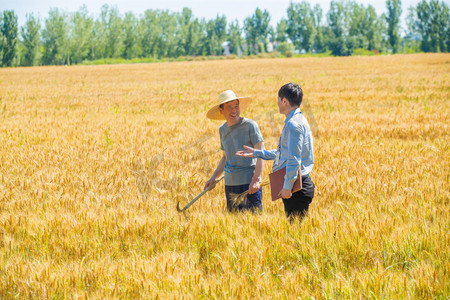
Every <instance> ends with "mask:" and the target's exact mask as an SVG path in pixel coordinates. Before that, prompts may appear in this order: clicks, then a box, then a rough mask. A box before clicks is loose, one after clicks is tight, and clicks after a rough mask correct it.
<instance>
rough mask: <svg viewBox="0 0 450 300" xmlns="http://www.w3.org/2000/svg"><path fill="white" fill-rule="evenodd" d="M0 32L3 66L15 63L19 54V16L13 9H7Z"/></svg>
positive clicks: (0, 24) (0, 25) (0, 23)
mask: <svg viewBox="0 0 450 300" xmlns="http://www.w3.org/2000/svg"><path fill="white" fill-rule="evenodd" d="M0 32H1V36H2V41H1V42H2V43H1V48H2V49H1V50H2V51H0V52H1V53H2V66H7V67H10V66H12V65H13V61H14V58H15V57H16V54H17V40H18V39H17V32H18V25H17V16H16V14H15V13H14V11H12V10H5V11H4V12H3V16H2V18H1V22H0Z"/></svg>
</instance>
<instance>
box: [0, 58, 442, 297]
mask: <svg viewBox="0 0 450 300" xmlns="http://www.w3.org/2000/svg"><path fill="white" fill-rule="evenodd" d="M449 74H450V55H449V54H415V55H392V56H375V57H341V58H290V59H247V60H244V59H242V60H221V61H199V62H174V63H158V64H135V65H104V66H69V67H33V68H6V69H0V279H1V280H0V298H2V299H3V298H4V299H12V298H20V299H23V298H35V299H48V298H51V299H77V298H89V299H105V298H106V299H124V298H125V299H135V298H162V299H179V298H182V299H183V298H188V299H189V298H195V299H197V298H208V299H224V298H226V299H250V298H251V299H255V298H256V299H258V298H261V299H268V298H269V299H270V298H272V299H297V298H298V299H313V298H314V299H325V298H327V299H381V298H387V299H392V298H396V299H411V298H415V299H434V298H437V299H448V298H449V297H450V287H449V286H450V284H449V283H450V276H449V272H450V257H449V256H450V255H449V253H450V246H449V245H450V236H449V229H450V226H449V225H450V224H449V223H450V218H449V217H450V215H449V198H450V133H449V131H450V126H449V124H450V104H449V98H450V79H449ZM287 82H296V83H299V84H300V85H301V86H302V88H303V91H304V94H305V99H304V103H303V104H302V111H303V112H304V113H305V115H306V117H307V118H308V120H309V123H310V125H311V127H312V129H313V133H314V156H315V165H314V169H313V171H312V173H311V177H312V179H313V181H314V183H315V185H316V194H315V197H314V199H313V202H312V204H311V206H310V212H309V216H308V217H307V218H306V219H304V220H303V222H302V223H301V224H298V223H294V224H290V223H289V222H288V221H287V220H286V218H285V215H284V209H283V204H282V202H281V200H278V201H275V202H272V201H271V200H269V199H270V196H269V189H268V188H265V189H264V193H263V208H264V211H263V212H262V213H261V214H251V213H239V214H229V213H227V212H226V202H225V195H224V191H223V189H224V187H223V182H221V183H219V184H218V185H217V187H216V188H215V189H214V190H212V191H210V192H209V193H207V194H206V195H204V196H203V197H202V198H200V200H198V201H197V202H196V203H195V204H193V205H192V206H191V207H190V208H189V209H188V210H187V211H186V212H185V213H178V212H177V211H176V204H177V203H178V202H179V203H180V205H181V206H184V205H185V204H187V203H188V202H189V201H190V200H192V199H193V198H194V197H195V196H196V195H197V194H199V193H200V192H201V191H202V188H203V185H204V184H205V181H206V180H207V179H208V178H209V177H210V176H211V174H212V172H213V170H214V169H215V167H216V164H217V162H218V160H219V158H220V156H221V153H220V145H219V134H218V127H219V126H220V125H221V124H222V123H221V122H219V121H212V120H208V119H206V117H205V114H206V112H207V110H208V108H209V107H210V106H211V105H212V104H215V103H216V102H217V98H218V94H219V93H220V92H222V91H223V90H226V89H232V90H234V91H235V92H236V94H238V95H240V96H251V97H252V98H253V103H252V105H251V106H250V107H249V109H247V110H246V111H245V112H243V113H242V115H243V116H245V117H248V118H252V119H254V120H256V121H257V123H258V124H259V126H260V128H261V132H262V134H263V136H264V139H265V146H266V148H267V149H274V148H275V147H276V146H277V142H278V138H279V135H280V133H281V130H282V126H283V122H284V116H282V115H280V114H279V113H278V110H277V105H276V99H277V92H278V89H279V87H280V86H281V85H283V84H285V83H287ZM271 165H272V163H271V162H268V163H266V165H265V168H264V173H263V177H264V178H263V179H266V177H267V175H268V173H269V172H270V168H271Z"/></svg>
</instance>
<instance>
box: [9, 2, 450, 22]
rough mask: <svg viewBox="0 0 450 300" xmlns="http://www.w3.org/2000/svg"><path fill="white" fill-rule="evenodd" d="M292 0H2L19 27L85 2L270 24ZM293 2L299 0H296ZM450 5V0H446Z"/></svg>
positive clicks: (382, 6) (93, 9)
mask: <svg viewBox="0 0 450 300" xmlns="http://www.w3.org/2000/svg"><path fill="white" fill-rule="evenodd" d="M291 1H292V0H225V1H224V0H220V1H216V0H190V1H185V0H184V1H182V0H162V1H161V0H100V1H95V0H60V1H57V0H0V11H3V10H14V12H15V13H16V15H17V16H18V22H19V26H22V25H23V24H25V21H26V14H30V13H34V15H35V16H36V15H37V16H39V17H40V19H41V20H44V19H46V18H47V17H48V11H49V10H50V9H51V8H59V9H62V10H64V11H66V12H75V11H77V10H78V9H79V8H80V7H81V6H82V5H83V4H85V5H86V7H87V10H88V12H89V13H90V14H91V16H93V17H97V16H98V14H99V13H100V9H101V7H102V5H103V4H108V5H111V6H115V7H117V8H118V9H119V11H120V13H122V14H124V13H125V12H128V11H131V12H133V13H134V14H135V15H136V16H140V15H141V14H143V12H144V11H145V10H146V9H168V10H170V11H173V12H180V11H181V10H182V8H183V7H189V8H190V9H192V13H193V15H194V17H197V18H205V19H206V20H210V19H213V18H215V17H216V16H217V15H222V14H223V15H225V16H226V18H227V21H229V22H231V21H233V20H236V19H237V20H239V24H240V25H241V26H242V24H243V20H244V19H245V18H247V17H249V16H251V15H252V14H253V13H254V12H255V10H256V8H258V7H259V8H260V9H266V10H267V11H268V12H269V14H270V16H271V25H272V26H275V25H276V24H277V23H278V22H279V21H280V20H281V19H282V18H283V17H284V18H286V16H287V14H286V10H287V8H288V6H289V3H290V2H291ZM294 2H300V0H298V1H294ZM308 2H309V3H310V4H311V6H314V5H316V4H319V5H320V6H321V7H322V9H323V11H324V19H323V20H324V21H325V20H326V19H325V14H326V12H327V11H328V10H329V8H330V2H331V0H310V1H308ZM356 2H357V3H361V4H363V5H364V6H367V5H368V4H371V5H372V6H373V7H374V8H375V10H376V11H377V14H378V15H380V14H381V13H383V12H386V0H356ZM419 2H420V0H402V8H403V13H402V19H404V18H405V16H406V15H407V12H408V8H409V7H410V6H416V5H417V3H419ZM444 2H445V3H447V4H448V5H449V6H450V3H449V2H450V0H444Z"/></svg>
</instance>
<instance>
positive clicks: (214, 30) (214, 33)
mask: <svg viewBox="0 0 450 300" xmlns="http://www.w3.org/2000/svg"><path fill="white" fill-rule="evenodd" d="M226 29H227V19H226V17H225V16H221V17H219V16H217V17H216V19H214V20H210V21H208V22H207V23H206V24H205V31H206V36H205V46H206V54H208V55H222V54H223V49H222V44H223V42H224V41H225V39H226V37H227V32H226Z"/></svg>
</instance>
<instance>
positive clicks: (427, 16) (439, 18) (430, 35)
mask: <svg viewBox="0 0 450 300" xmlns="http://www.w3.org/2000/svg"><path fill="white" fill-rule="evenodd" d="M415 13H416V14H415V16H413V21H412V22H410V23H413V28H414V31H415V32H417V33H418V34H419V35H420V37H421V46H420V48H421V49H422V51H425V52H439V51H443V52H448V51H450V41H449V39H450V28H449V27H450V25H449V23H450V17H449V8H448V6H447V5H446V4H445V3H444V2H440V1H438V0H431V1H430V3H427V2H426V1H425V0H422V1H421V2H419V3H418V4H417V7H416V8H415Z"/></svg>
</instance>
